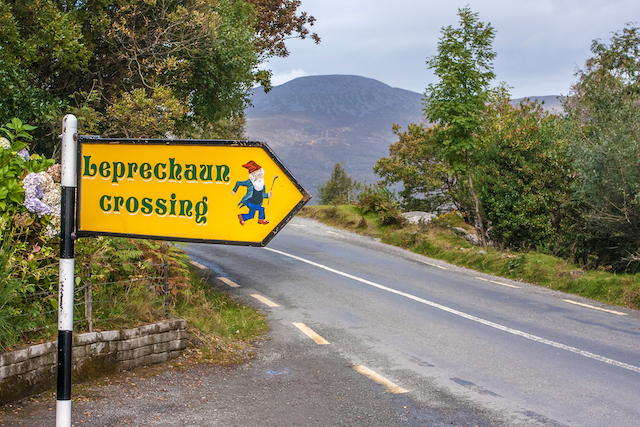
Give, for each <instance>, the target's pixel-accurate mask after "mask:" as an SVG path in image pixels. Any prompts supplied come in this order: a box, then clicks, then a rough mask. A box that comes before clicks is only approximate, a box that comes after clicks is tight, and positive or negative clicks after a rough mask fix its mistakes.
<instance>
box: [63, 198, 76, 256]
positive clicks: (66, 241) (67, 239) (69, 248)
mask: <svg viewBox="0 0 640 427" xmlns="http://www.w3.org/2000/svg"><path fill="white" fill-rule="evenodd" d="M61 196H62V200H61V209H62V212H61V214H62V217H61V222H62V224H61V227H60V258H64V259H73V258H74V256H75V255H74V252H75V242H74V239H73V232H74V230H75V214H76V188H75V187H62V194H61Z"/></svg>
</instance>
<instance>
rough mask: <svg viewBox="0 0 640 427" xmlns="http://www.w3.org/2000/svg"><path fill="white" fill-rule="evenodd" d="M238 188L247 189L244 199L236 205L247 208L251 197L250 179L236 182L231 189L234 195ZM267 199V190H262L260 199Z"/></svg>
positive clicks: (251, 185) (251, 184) (251, 186)
mask: <svg viewBox="0 0 640 427" xmlns="http://www.w3.org/2000/svg"><path fill="white" fill-rule="evenodd" d="M238 187H247V194H245V195H244V197H243V198H242V199H241V200H240V203H238V206H240V207H243V206H247V203H248V202H249V199H251V196H253V183H252V182H251V180H250V179H247V180H246V181H236V185H235V186H234V187H233V192H234V193H235V192H236V191H238ZM268 197H269V195H268V194H267V189H266V188H263V189H262V198H263V199H266V198H268Z"/></svg>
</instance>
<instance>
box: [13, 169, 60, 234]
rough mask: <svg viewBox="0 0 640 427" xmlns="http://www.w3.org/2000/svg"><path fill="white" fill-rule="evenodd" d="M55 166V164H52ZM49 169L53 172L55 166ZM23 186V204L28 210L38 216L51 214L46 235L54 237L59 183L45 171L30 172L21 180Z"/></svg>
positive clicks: (58, 211) (57, 217)
mask: <svg viewBox="0 0 640 427" xmlns="http://www.w3.org/2000/svg"><path fill="white" fill-rule="evenodd" d="M54 166H55V165H54ZM54 166H51V167H50V168H49V170H50V171H51V172H52V173H53V174H54V176H55V175H56V174H55V171H56V168H55V167H54ZM22 186H23V188H24V196H25V197H24V206H25V207H26V208H27V210H28V211H29V212H32V213H35V214H37V215H38V216H44V215H51V223H50V224H49V225H47V228H46V230H45V233H46V235H47V237H54V236H56V235H57V234H58V230H59V229H60V215H61V214H60V199H61V196H60V185H59V184H58V183H56V182H55V181H54V179H53V178H52V177H51V174H49V171H47V172H39V173H33V172H32V173H30V174H29V175H27V176H26V177H25V178H24V179H23V180H22Z"/></svg>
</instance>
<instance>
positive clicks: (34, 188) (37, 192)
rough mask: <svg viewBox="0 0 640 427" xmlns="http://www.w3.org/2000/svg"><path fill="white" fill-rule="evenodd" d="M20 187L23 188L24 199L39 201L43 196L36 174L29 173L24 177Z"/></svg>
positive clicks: (38, 177)
mask: <svg viewBox="0 0 640 427" xmlns="http://www.w3.org/2000/svg"><path fill="white" fill-rule="evenodd" d="M22 187H23V188H24V198H25V199H34V198H35V199H41V198H42V196H43V195H44V190H43V188H42V184H41V181H40V176H39V175H38V174H37V173H33V172H31V173H30V174H29V175H27V176H25V177H24V179H23V180H22Z"/></svg>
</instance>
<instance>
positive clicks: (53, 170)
mask: <svg viewBox="0 0 640 427" xmlns="http://www.w3.org/2000/svg"><path fill="white" fill-rule="evenodd" d="M47 173H48V174H49V175H51V178H52V179H53V181H54V182H58V183H59V182H60V180H61V179H62V165H61V164H60V163H56V164H55V165H51V166H49V169H47Z"/></svg>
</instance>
